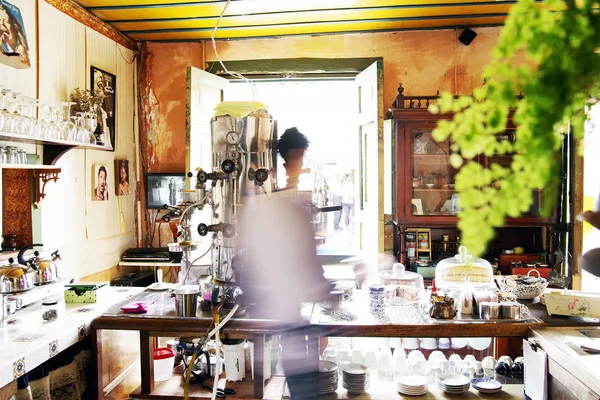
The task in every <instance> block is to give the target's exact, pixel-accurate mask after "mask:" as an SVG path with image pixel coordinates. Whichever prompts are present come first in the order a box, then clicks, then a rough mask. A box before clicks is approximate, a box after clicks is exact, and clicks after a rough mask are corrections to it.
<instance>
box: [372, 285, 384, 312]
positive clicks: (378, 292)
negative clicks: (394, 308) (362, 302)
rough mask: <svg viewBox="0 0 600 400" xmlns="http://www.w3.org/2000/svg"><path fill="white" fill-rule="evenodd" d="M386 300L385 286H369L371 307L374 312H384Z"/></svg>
mask: <svg viewBox="0 0 600 400" xmlns="http://www.w3.org/2000/svg"><path fill="white" fill-rule="evenodd" d="M384 300H385V286H383V285H370V286H369V309H370V310H371V313H373V314H379V313H381V312H383V307H384V303H383V302H384Z"/></svg>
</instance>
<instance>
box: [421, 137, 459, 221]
mask: <svg viewBox="0 0 600 400" xmlns="http://www.w3.org/2000/svg"><path fill="white" fill-rule="evenodd" d="M431 132H432V130H431V129H415V130H412V132H411V144H412V149H411V150H412V151H411V154H412V198H411V203H412V206H411V214H412V215H455V214H457V213H458V211H460V208H459V207H460V205H459V202H458V194H457V193H456V190H455V189H454V180H455V176H456V173H457V170H455V169H454V168H452V167H451V166H450V161H449V158H450V141H448V140H447V141H444V142H441V143H439V142H436V141H435V140H433V138H432V137H431Z"/></svg>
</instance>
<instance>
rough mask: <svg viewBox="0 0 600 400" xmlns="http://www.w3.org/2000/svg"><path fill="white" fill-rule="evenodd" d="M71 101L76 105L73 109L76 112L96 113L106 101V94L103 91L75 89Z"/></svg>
mask: <svg viewBox="0 0 600 400" xmlns="http://www.w3.org/2000/svg"><path fill="white" fill-rule="evenodd" d="M70 99H71V101H72V102H74V103H75V104H74V105H73V109H74V111H75V112H95V111H96V110H97V108H98V107H100V106H101V104H102V102H103V101H104V93H103V92H102V91H101V90H98V89H96V90H94V91H93V92H92V91H91V90H89V89H80V88H75V90H73V93H71V96H70Z"/></svg>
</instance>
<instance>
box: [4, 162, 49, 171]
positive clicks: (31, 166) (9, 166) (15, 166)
mask: <svg viewBox="0 0 600 400" xmlns="http://www.w3.org/2000/svg"><path fill="white" fill-rule="evenodd" d="M2 168H4V169H49V170H58V171H60V167H57V166H56V165H41V164H0V169H2Z"/></svg>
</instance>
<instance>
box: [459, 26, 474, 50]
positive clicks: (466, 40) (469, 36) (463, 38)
mask: <svg viewBox="0 0 600 400" xmlns="http://www.w3.org/2000/svg"><path fill="white" fill-rule="evenodd" d="M476 37H477V33H476V32H475V31H473V30H471V29H469V28H465V30H464V31H462V33H461V34H460V36H459V37H458V41H459V42H461V43H462V44H464V45H465V46H468V45H470V44H471V42H472V41H473V39H475V38H476Z"/></svg>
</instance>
